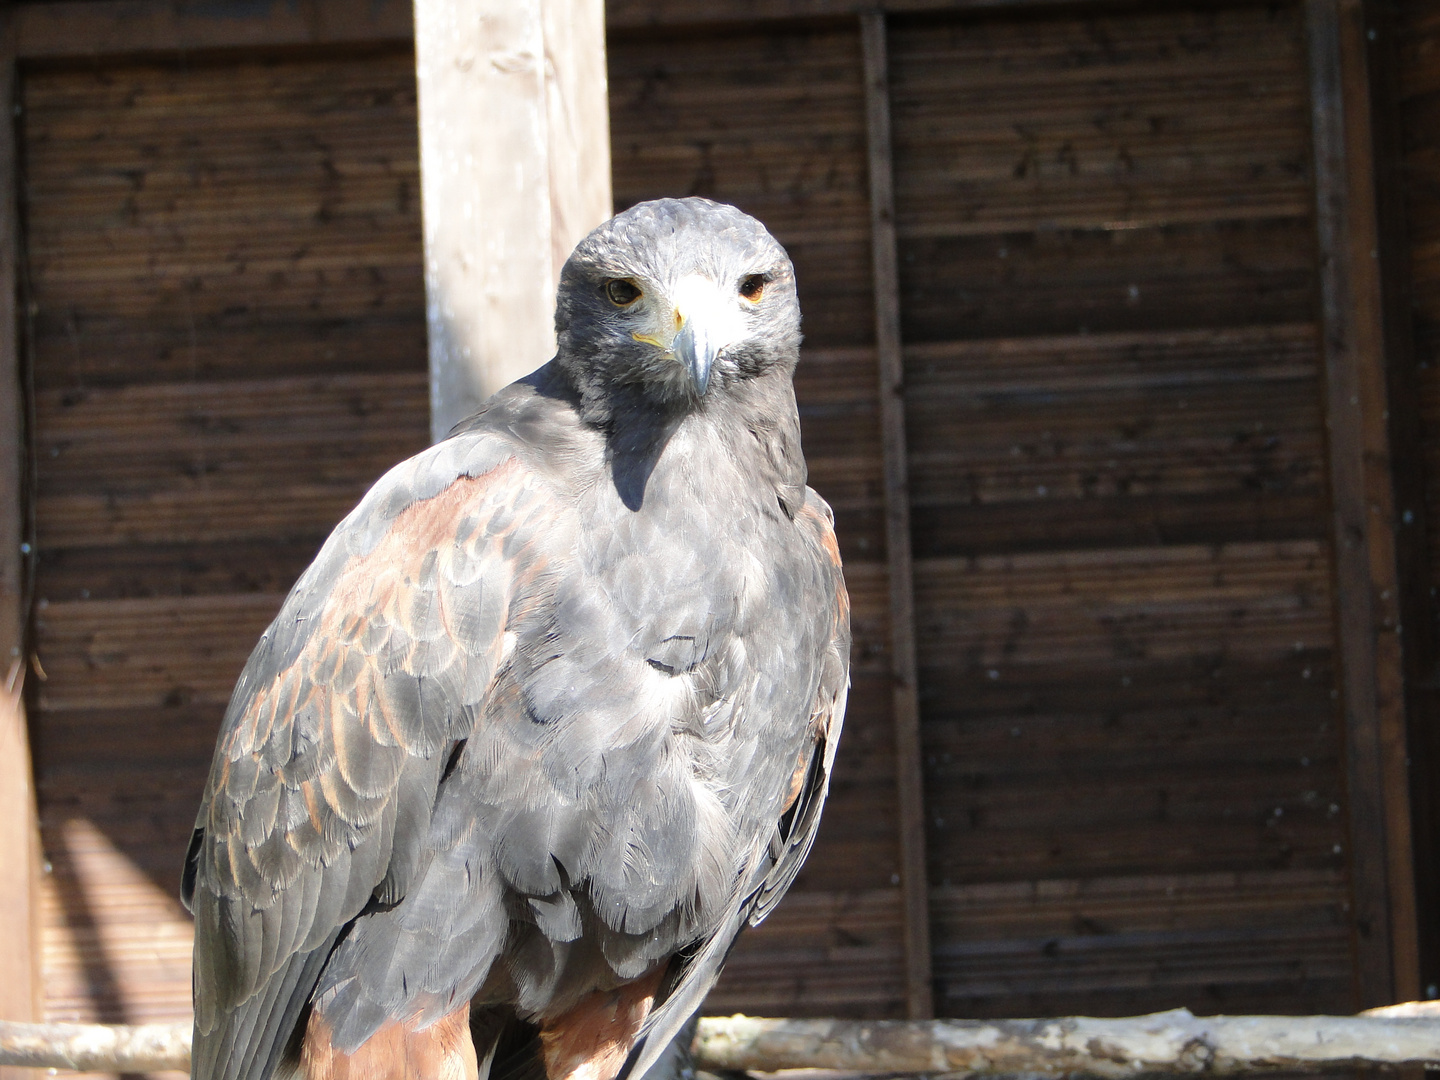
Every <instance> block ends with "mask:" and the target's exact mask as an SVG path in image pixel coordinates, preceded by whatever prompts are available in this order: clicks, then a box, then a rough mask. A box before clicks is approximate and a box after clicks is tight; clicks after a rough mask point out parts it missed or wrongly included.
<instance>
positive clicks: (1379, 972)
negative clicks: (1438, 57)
mask: <svg viewBox="0 0 1440 1080" xmlns="http://www.w3.org/2000/svg"><path fill="white" fill-rule="evenodd" d="M1306 21H1307V28H1308V36H1309V50H1310V87H1311V109H1312V118H1313V137H1314V153H1315V199H1316V233H1317V242H1318V246H1319V251H1318V255H1319V265H1320V305H1321V320H1322V325H1321V341H1322V349H1323V353H1324V365H1325V379H1326V421H1327V428H1328V433H1329V454H1330V488H1331V513H1332V529H1333V538H1334V556H1333V557H1334V575H1335V576H1334V581H1335V615H1336V620H1335V621H1336V627H1337V631H1336V634H1337V640H1336V648H1337V652H1338V661H1339V665H1338V666H1339V678H1340V699H1341V707H1342V708H1341V712H1342V716H1343V720H1344V733H1345V735H1344V737H1345V758H1346V781H1347V787H1348V797H1347V801H1348V809H1349V822H1350V851H1349V864H1350V868H1351V881H1352V889H1353V903H1354V924H1355V926H1356V961H1357V964H1356V967H1357V986H1356V991H1357V995H1358V997H1359V1004H1360V1006H1361V1007H1362V1008H1363V1007H1367V1006H1374V1005H1380V1004H1384V1003H1387V1002H1390V1001H1403V1000H1406V999H1408V998H1414V997H1418V996H1419V964H1418V944H1417V930H1416V911H1415V880H1414V863H1413V854H1412V848H1411V824H1410V797H1409V783H1408V776H1407V772H1408V770H1407V761H1406V724H1405V685H1404V667H1403V656H1402V652H1401V634H1400V610H1401V607H1400V601H1399V596H1400V592H1401V581H1400V577H1399V573H1398V568H1397V554H1396V544H1397V535H1396V534H1397V527H1398V523H1397V516H1398V514H1397V509H1396V505H1395V487H1394V479H1393V475H1392V466H1391V458H1390V445H1391V443H1390V420H1391V418H1390V414H1389V386H1388V382H1387V380H1388V372H1387V353H1386V339H1385V325H1384V312H1385V304H1384V296H1383V285H1384V283H1383V282H1382V279H1381V274H1380V266H1381V263H1380V259H1379V225H1378V220H1377V201H1376V188H1375V173H1374V137H1373V135H1374V133H1373V128H1372V116H1371V109H1372V107H1373V106H1372V101H1371V91H1370V76H1369V69H1368V63H1367V56H1366V48H1367V26H1366V24H1365V19H1364V8H1363V5H1362V4H1361V3H1360V0H1307V5H1306Z"/></svg>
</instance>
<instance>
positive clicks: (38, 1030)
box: [0, 1020, 190, 1073]
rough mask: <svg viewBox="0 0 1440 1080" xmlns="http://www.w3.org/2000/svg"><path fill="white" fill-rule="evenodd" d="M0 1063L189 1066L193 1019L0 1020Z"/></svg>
mask: <svg viewBox="0 0 1440 1080" xmlns="http://www.w3.org/2000/svg"><path fill="white" fill-rule="evenodd" d="M0 1065H20V1066H29V1067H31V1068H35V1069H74V1070H76V1071H77V1072H126V1073H131V1072H151V1071H160V1070H165V1069H182V1070H188V1069H189V1068H190V1025H189V1024H137V1025H134V1026H127V1025H124V1024H18V1023H12V1022H10V1021H6V1020H0Z"/></svg>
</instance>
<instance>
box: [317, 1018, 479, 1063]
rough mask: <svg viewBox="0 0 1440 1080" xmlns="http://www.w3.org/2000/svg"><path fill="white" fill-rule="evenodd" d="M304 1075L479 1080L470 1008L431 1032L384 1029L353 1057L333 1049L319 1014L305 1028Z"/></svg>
mask: <svg viewBox="0 0 1440 1080" xmlns="http://www.w3.org/2000/svg"><path fill="white" fill-rule="evenodd" d="M300 1072H301V1076H302V1077H303V1078H304V1080H477V1075H478V1074H477V1069H476V1061H475V1044H474V1043H473V1042H472V1041H471V1038H470V1003H469V1002H468V1001H467V1002H465V1004H463V1005H461V1006H460V1007H459V1008H458V1009H456V1010H455V1011H454V1012H452V1013H450V1014H449V1015H447V1016H442V1017H441V1018H440V1019H439V1020H436V1021H435V1022H434V1023H433V1024H431V1025H430V1026H429V1027H424V1028H418V1027H415V1026H414V1025H413V1024H410V1023H405V1022H403V1021H394V1022H392V1023H389V1024H386V1025H385V1026H384V1027H382V1028H381V1029H380V1030H379V1031H377V1032H375V1034H374V1035H372V1036H370V1038H368V1039H366V1040H365V1041H364V1042H363V1043H361V1044H360V1046H359V1048H358V1049H356V1051H355V1052H354V1053H353V1054H347V1053H345V1052H344V1051H343V1050H340V1049H339V1048H337V1047H336V1046H335V1045H334V1043H333V1042H332V1041H331V1038H330V1026H329V1025H328V1024H326V1022H325V1020H324V1018H323V1017H322V1016H321V1015H320V1012H319V1010H316V1011H315V1012H313V1013H311V1015H310V1022H309V1024H307V1025H306V1028H305V1041H304V1042H303V1043H302V1045H301V1048H300Z"/></svg>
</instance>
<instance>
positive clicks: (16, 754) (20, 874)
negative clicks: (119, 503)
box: [0, 9, 41, 1080]
mask: <svg viewBox="0 0 1440 1080" xmlns="http://www.w3.org/2000/svg"><path fill="white" fill-rule="evenodd" d="M13 14H14V13H13V9H12V10H11V11H9V12H0V439H3V440H4V445H3V446H0V867H3V868H4V872H3V873H0V928H3V929H0V1019H5V1020H35V1019H40V1010H41V997H40V949H39V941H40V932H39V929H40V927H39V903H38V900H39V870H40V838H39V833H38V830H37V826H36V815H35V784H34V777H33V773H32V772H31V767H30V743H29V738H28V735H27V732H26V727H25V709H24V705H23V703H22V700H21V696H20V690H21V685H22V683H23V682H24V675H25V661H26V640H25V637H26V634H25V631H26V623H27V621H28V620H27V610H26V607H27V605H26V595H27V590H26V587H25V574H26V563H27V559H26V555H25V553H24V549H22V545H23V544H24V543H25V540H26V536H27V529H26V526H25V520H26V519H25V512H26V508H25V500H24V496H25V475H26V473H25V468H26V465H25V462H26V447H25V443H24V437H25V436H24V433H25V423H24V418H25V412H26V410H25V396H24V387H23V380H22V366H21V354H20V342H19V333H18V329H19V323H18V319H17V311H16V281H17V274H16V267H17V260H18V257H19V250H20V247H19V243H18V229H19V218H18V210H17V191H16V188H17V180H18V172H17V168H16V163H17V158H16V147H15V104H16V100H17V99H16V83H15V51H14V25H13ZM22 1076H29V1071H28V1070H20V1069H0V1077H5V1078H6V1080H19V1078H20V1077H22Z"/></svg>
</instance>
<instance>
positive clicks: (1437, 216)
mask: <svg viewBox="0 0 1440 1080" xmlns="http://www.w3.org/2000/svg"><path fill="white" fill-rule="evenodd" d="M1387 9H1388V13H1389V14H1390V15H1391V18H1390V19H1386V20H1383V21H1382V22H1381V23H1380V26H1381V32H1382V34H1384V35H1385V36H1384V37H1382V38H1381V41H1380V44H1381V45H1389V46H1391V47H1392V48H1393V63H1394V69H1393V78H1394V82H1393V85H1392V86H1389V87H1387V89H1389V90H1390V91H1391V97H1390V102H1391V104H1390V108H1391V115H1392V116H1393V117H1394V118H1395V119H1396V121H1397V122H1398V126H1399V129H1400V130H1399V132H1398V133H1397V138H1396V141H1397V142H1398V143H1399V150H1400V153H1399V155H1398V166H1399V176H1398V180H1399V181H1400V184H1399V186H1400V188H1401V192H1402V195H1403V207H1402V208H1401V213H1402V220H1401V225H1402V227H1403V232H1402V233H1400V235H1399V236H1398V237H1394V238H1393V239H1398V241H1399V247H1400V250H1399V255H1400V257H1401V259H1402V260H1403V266H1402V267H1401V270H1400V273H1403V274H1404V275H1405V278H1404V279H1402V280H1401V282H1400V283H1399V284H1400V285H1401V286H1403V287H1408V288H1407V291H1406V293H1405V295H1404V296H1403V299H1404V300H1405V301H1408V303H1407V304H1406V305H1405V306H1406V310H1405V311H1404V313H1403V314H1404V315H1405V317H1406V318H1408V319H1409V320H1410V325H1409V330H1410V331H1411V338H1410V340H1409V341H1408V342H1405V344H1406V345H1408V346H1410V348H1408V349H1406V350H1405V352H1404V353H1403V354H1402V355H1401V356H1400V357H1399V358H1398V360H1397V364H1396V367H1397V370H1396V372H1395V373H1396V374H1397V375H1401V376H1406V377H1408V379H1409V381H1410V382H1411V383H1412V385H1413V387H1414V398H1413V404H1414V405H1415V406H1416V407H1417V409H1418V412H1419V424H1418V427H1419V432H1418V438H1416V439H1415V440H1414V442H1412V443H1410V444H1409V445H1408V447H1407V453H1406V454H1405V455H1404V457H1402V458H1401V459H1400V463H1401V464H1402V465H1408V466H1409V468H1410V469H1411V470H1413V471H1414V472H1416V473H1418V474H1419V477H1418V478H1419V484H1420V492H1419V495H1420V498H1419V499H1418V500H1417V501H1416V502H1417V503H1418V505H1416V503H1408V504H1407V503H1402V504H1401V507H1400V509H1401V518H1400V520H1401V523H1402V525H1406V526H1408V527H1409V528H1410V529H1412V530H1421V529H1423V530H1424V535H1423V537H1422V538H1421V542H1422V544H1423V545H1424V547H1425V550H1424V553H1423V556H1424V565H1423V566H1422V567H1421V572H1420V573H1419V574H1417V575H1415V577H1417V578H1418V579H1419V580H1418V581H1416V582H1414V583H1412V584H1410V585H1408V586H1407V594H1408V599H1410V600H1412V601H1414V600H1415V599H1417V598H1418V600H1419V605H1418V606H1419V611H1418V612H1414V611H1411V612H1407V613H1405V617H1404V627H1405V633H1404V639H1405V642H1406V647H1407V651H1410V652H1411V653H1412V657H1413V658H1414V659H1415V660H1416V661H1417V662H1416V663H1415V664H1414V666H1413V667H1412V669H1411V671H1412V678H1411V682H1410V685H1409V686H1408V687H1407V688H1406V690H1407V698H1408V704H1409V706H1410V708H1409V714H1408V718H1409V722H1410V743H1411V754H1412V758H1413V762H1414V767H1413V770H1412V780H1413V783H1414V785H1415V788H1414V795H1415V800H1416V813H1415V829H1416V861H1415V869H1416V874H1417V877H1418V878H1419V884H1420V889H1419V895H1420V910H1421V912H1422V914H1424V915H1425V916H1426V917H1424V918H1422V920H1421V923H1420V930H1421V944H1422V948H1421V964H1422V978H1421V982H1422V984H1423V985H1425V986H1427V987H1434V986H1440V920H1437V919H1436V918H1435V917H1434V914H1433V913H1434V912H1435V911H1437V910H1440V857H1437V851H1440V784H1437V783H1436V782H1435V779H1434V778H1435V777H1436V776H1437V775H1440V679H1437V677H1436V676H1437V673H1440V653H1437V641H1440V636H1437V630H1440V626H1437V622H1436V619H1435V597H1436V594H1437V589H1440V528H1437V523H1440V10H1437V9H1436V7H1435V5H1433V4H1429V3H1423V2H1417V0H1407V2H1402V3H1395V4H1393V5H1387V6H1384V7H1382V11H1387ZM1392 35H1393V40H1392ZM1385 57H1386V54H1385V53H1382V54H1381V59H1382V60H1383V59H1385ZM1381 115H1384V113H1382V114H1381ZM1381 239H1382V244H1384V245H1385V247H1384V248H1382V252H1384V254H1387V255H1388V254H1389V253H1390V252H1389V251H1388V250H1386V249H1387V248H1388V246H1389V244H1388V243H1387V241H1391V240H1392V237H1387V236H1383V235H1382V238H1381ZM1393 275H1394V272H1393V271H1392V276H1393ZM1401 365H1403V366H1401ZM1404 400H1405V399H1403V398H1402V399H1401V401H1404ZM1399 445H1405V444H1399ZM1417 652H1418V653H1419V655H1418V656H1415V655H1414V654H1415V653H1417ZM1428 992H1429V991H1428V990H1427V993H1428Z"/></svg>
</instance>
